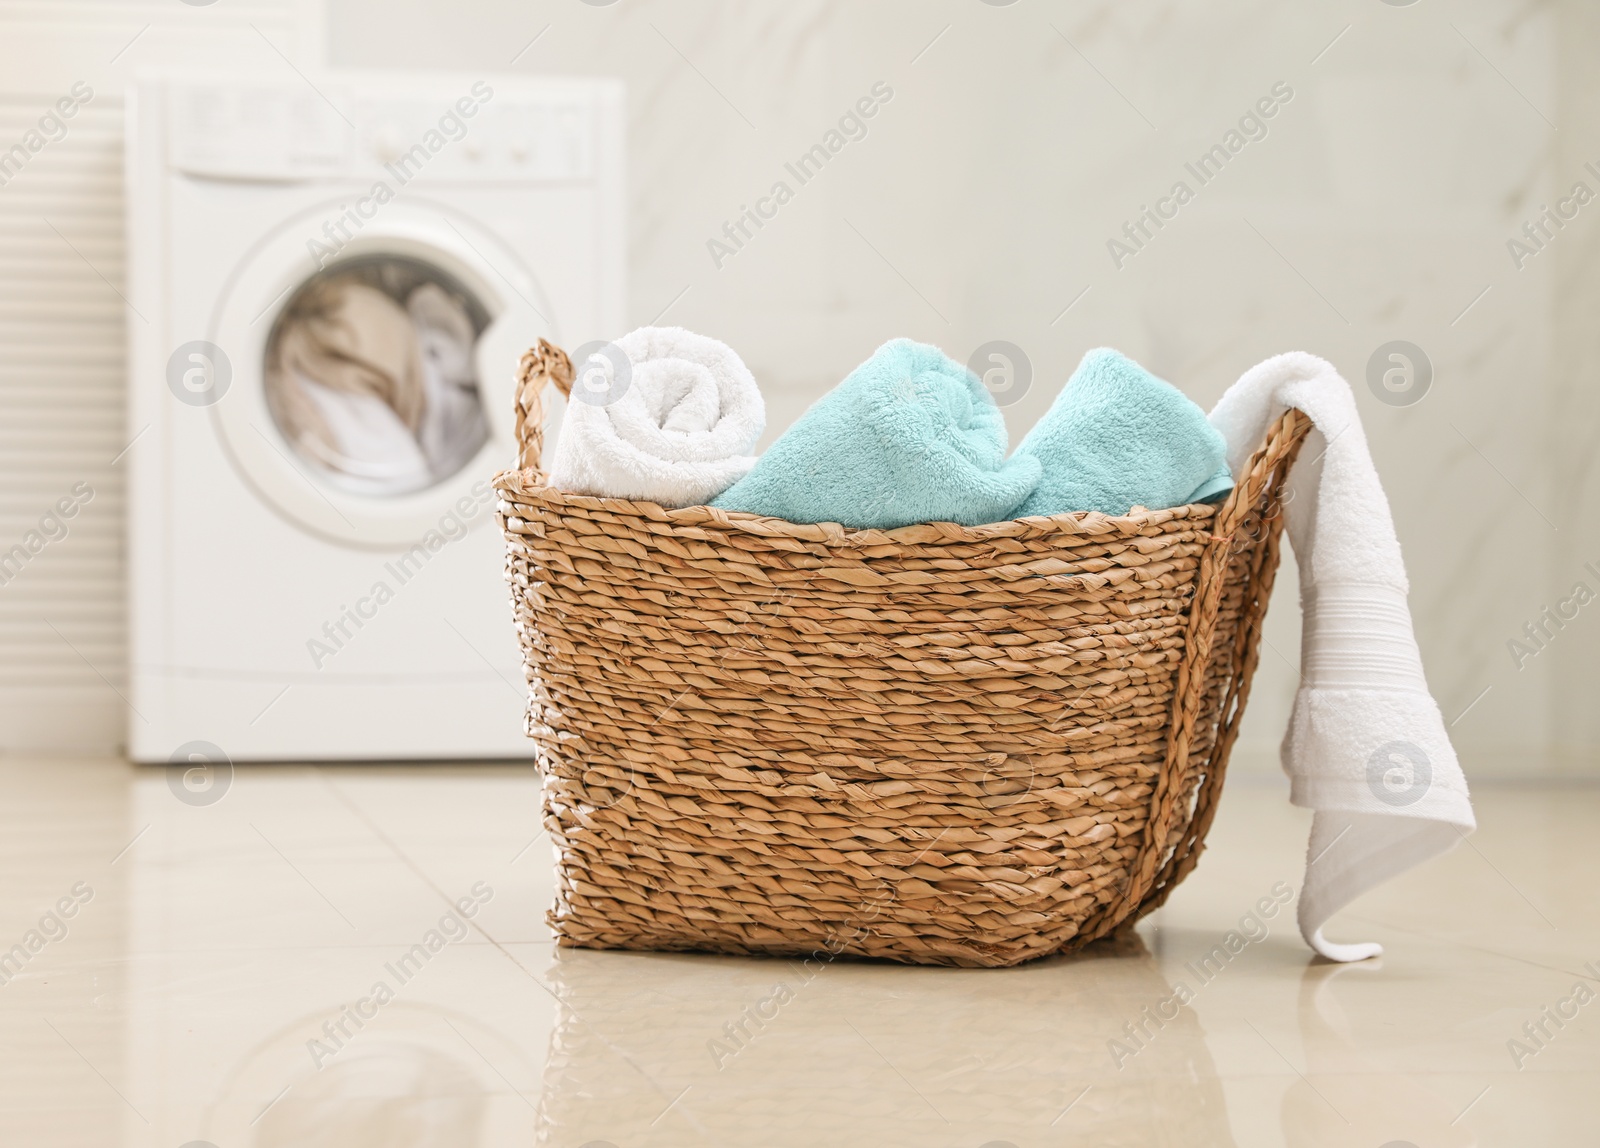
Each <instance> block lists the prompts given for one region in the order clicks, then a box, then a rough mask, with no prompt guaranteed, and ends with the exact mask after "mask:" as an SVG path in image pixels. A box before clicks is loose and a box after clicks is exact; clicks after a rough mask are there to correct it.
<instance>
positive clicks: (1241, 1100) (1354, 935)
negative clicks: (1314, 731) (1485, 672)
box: [0, 759, 1600, 1148]
mask: <svg viewBox="0 0 1600 1148" xmlns="http://www.w3.org/2000/svg"><path fill="white" fill-rule="evenodd" d="M0 785H3V793H4V795H5V798H4V804H3V809H0V950H6V949H10V947H11V946H12V945H14V944H20V945H22V946H23V949H22V950H21V952H22V953H23V954H25V955H26V958H27V959H26V961H25V962H22V963H21V967H20V969H18V970H13V969H12V968H11V966H10V965H7V964H5V963H3V961H0V975H3V976H5V977H8V978H9V981H8V983H6V984H4V985H0V1055H3V1056H4V1063H5V1065H6V1069H5V1071H4V1072H3V1073H0V1144H4V1145H7V1146H9V1145H19V1146H20V1145H29V1146H46V1148H54V1146H58V1145H59V1146H63V1148H65V1146H72V1145H85V1146H94V1148H112V1146H118V1148H120V1146H127V1148H134V1146H137V1148H146V1146H149V1148H179V1146H180V1145H186V1144H189V1143H191V1142H193V1141H203V1142H206V1143H209V1144H214V1145H216V1146H217V1148H269V1146H270V1148H287V1146H294V1148H322V1146H330V1148H331V1146H335V1145H337V1146H339V1148H366V1146H383V1148H435V1146H438V1148H446V1146H448V1148H477V1146H481V1148H500V1146H510V1145H518V1146H522V1145H531V1144H541V1145H543V1144H549V1145H558V1146H561V1148H583V1146H585V1145H588V1146H591V1148H599V1146H600V1145H606V1144H609V1145H615V1146H616V1148H646V1146H653V1145H727V1146H737V1148H746V1146H761V1148H766V1146H775V1145H805V1146H807V1148H814V1146H820V1145H827V1146H829V1148H835V1146H853V1145H873V1146H877V1145H908V1146H917V1148H924V1146H927V1148H943V1146H950V1148H983V1146H988V1148H998V1146H1000V1145H1015V1146H1016V1148H1034V1146H1038V1145H1054V1144H1061V1145H1066V1144H1071V1145H1100V1144H1105V1145H1112V1144H1115V1145H1130V1146H1147V1145H1167V1144H1170V1145H1184V1146H1202V1145H1231V1144H1236V1145H1241V1146H1244V1145H1250V1146H1256V1145H1279V1144H1288V1145H1352V1146H1360V1148H1383V1146H1391V1148H1395V1146H1398V1145H1407V1144H1409V1145H1415V1146H1416V1148H1445V1146H1457V1145H1477V1144H1482V1145H1515V1146H1517V1148H1524V1146H1534V1145H1539V1146H1544V1145H1568V1144H1570V1145H1593V1144H1595V1143H1597V1142H1600V1089H1597V1088H1596V1087H1595V1085H1596V1082H1597V1080H1600V1003H1595V1004H1592V1005H1591V1004H1588V1003H1587V1001H1588V999H1589V997H1590V996H1591V995H1592V994H1591V993H1590V992H1589V991H1587V990H1586V991H1585V992H1583V993H1580V994H1578V995H1579V996H1580V997H1582V998H1583V1001H1584V1003H1583V1004H1581V1005H1580V1004H1576V1003H1574V1004H1573V1005H1571V1006H1569V1007H1568V1011H1570V1010H1571V1008H1572V1007H1576V1008H1577V1009H1578V1012H1577V1016H1576V1018H1575V1019H1563V1020H1562V1021H1561V1027H1559V1028H1557V1027H1556V1026H1555V1025H1554V1024H1552V1023H1551V1022H1550V1021H1548V1020H1544V1019H1543V1018H1542V1017H1541V1010H1542V1009H1544V1008H1545V1007H1546V1006H1549V1007H1550V1008H1551V1009H1552V1010H1554V1009H1556V1008H1558V1007H1559V1005H1560V1002H1562V1001H1564V1000H1569V1001H1570V1000H1574V997H1573V990H1574V986H1575V985H1577V984H1580V983H1582V984H1584V985H1586V986H1589V987H1590V988H1592V987H1593V986H1594V985H1595V984H1596V982H1595V981H1594V980H1587V979H1584V978H1588V977H1593V976H1596V975H1597V974H1600V898H1597V896H1596V894H1595V884H1596V881H1597V879H1600V838H1597V835H1596V834H1595V829H1594V827H1595V826H1596V825H1597V824H1600V790H1597V789H1589V788H1572V787H1568V788H1548V789H1541V788H1499V789H1496V788H1492V787H1482V788H1480V790H1479V792H1478V795H1477V796H1478V804H1479V813H1480V819H1481V822H1482V829H1481V831H1480V833H1479V834H1478V836H1477V837H1475V838H1474V839H1473V840H1472V843H1471V845H1470V847H1463V848H1461V849H1458V850H1457V851H1456V852H1455V853H1454V854H1452V855H1450V856H1448V857H1446V858H1444V859H1442V860H1439V861H1436V862H1434V863H1433V864H1432V865H1431V866H1429V867H1428V868H1426V869H1424V870H1422V871H1420V872H1419V873H1416V874H1413V875H1411V876H1410V877H1407V878H1405V879H1402V880H1401V881H1398V882H1396V883H1395V884H1394V885H1393V886H1391V887H1390V888H1388V889H1386V890H1384V891H1382V892H1380V893H1377V894H1374V895H1373V896H1371V897H1369V898H1368V899H1367V900H1365V901H1363V902H1360V903H1359V904H1358V905H1357V906H1355V907H1354V908H1353V909H1352V910H1351V911H1350V912H1348V913H1346V914H1345V915H1344V916H1342V917H1341V918H1339V919H1338V920H1337V921H1336V922H1335V925H1334V927H1333V928H1332V929H1330V932H1331V933H1332V934H1333V935H1334V936H1335V937H1336V938H1338V939H1344V940H1354V939H1367V938H1376V939H1378V940H1381V941H1383V942H1384V943H1385V944H1386V945H1387V946H1388V947H1389V951H1388V953H1387V955H1386V956H1385V957H1383V958H1382V961H1381V963H1378V962H1371V963H1368V964H1366V965H1362V966H1356V967H1338V966H1332V965H1327V964H1321V963H1313V961H1312V960H1311V959H1310V954H1309V953H1308V952H1307V950H1306V949H1305V948H1304V947H1303V946H1302V944H1301V942H1300V940H1299V938H1298V936H1297V935H1296V934H1295V932H1294V928H1293V924H1292V910H1291V911H1286V912H1285V913H1283V914H1282V915H1280V916H1278V917H1277V918H1276V919H1275V920H1273V921H1272V922H1270V932H1269V933H1268V934H1267V935H1266V936H1265V937H1264V938H1262V939H1261V940H1259V941H1257V942H1255V943H1252V944H1250V945H1249V946H1248V947H1247V948H1245V949H1244V950H1243V952H1241V953H1240V954H1239V955H1238V956H1237V957H1235V958H1234V959H1233V960H1232V961H1231V962H1230V963H1228V964H1227V965H1226V966H1224V967H1222V968H1221V969H1220V971H1215V969H1214V966H1201V965H1199V963H1198V962H1199V958H1200V956H1201V955H1202V954H1203V953H1205V952H1206V951H1207V950H1209V949H1211V948H1212V947H1213V946H1214V945H1215V944H1216V943H1217V942H1218V941H1219V940H1220V939H1221V938H1222V936H1223V935H1224V934H1225V933H1226V932H1227V931H1228V930H1229V929H1230V928H1233V927H1235V926H1236V924H1237V922H1238V921H1239V919H1240V917H1241V915H1243V914H1244V913H1246V912H1247V911H1248V910H1249V909H1250V908H1251V906H1252V905H1253V904H1254V903H1255V902H1256V901H1257V900H1258V899H1259V898H1261V897H1262V896H1264V895H1267V894H1268V893H1269V891H1270V890H1271V889H1272V887H1273V886H1274V885H1276V884H1277V883H1278V882H1287V883H1289V884H1290V885H1291V886H1292V885H1295V884H1296V883H1297V882H1298V878H1299V871H1300V867H1301V866H1300V862H1301V857H1302V855H1303V849H1304V844H1303V842H1304V833H1305V828H1306V819H1305V817H1304V815H1303V814H1301V813H1300V812H1299V811H1298V810H1294V809H1291V808H1290V807H1289V806H1288V805H1287V803H1286V802H1285V801H1284V800H1283V798H1282V795H1281V793H1280V791H1279V790H1278V788H1277V787H1276V786H1270V785H1266V784H1260V783H1257V784H1254V785H1250V784H1244V783H1242V782H1236V783H1233V784H1232V785H1231V786H1230V791H1229V792H1228V794H1227V796H1226V799H1225V800H1224V802H1223V805H1222V813H1221V817H1220V819H1219V822H1218V825H1217V828H1216V830H1215V832H1214V834H1213V838H1212V841H1213V844H1212V849H1211V850H1210V852H1209V853H1208V854H1207V856H1206V859H1205V861H1204V862H1203V863H1202V864H1201V866H1200V868H1199V869H1198V870H1197V872H1196V873H1195V875H1194V876H1193V877H1192V878H1191V879H1190V880H1189V882H1188V883H1187V884H1186V885H1185V886H1184V887H1183V888H1182V889H1181V890H1180V891H1179V892H1178V894H1177V895H1176V896H1175V897H1174V898H1173V900H1172V902H1171V904H1170V905H1169V906H1168V907H1167V908H1166V909H1164V910H1162V911H1161V912H1160V913H1159V914H1157V915H1156V916H1155V917H1154V918H1152V919H1151V920H1149V921H1147V922H1146V923H1145V924H1144V925H1142V926H1141V928H1140V941H1139V942H1137V943H1135V944H1133V945H1132V946H1127V947H1125V948H1124V949H1123V950H1122V951H1117V952H1105V953H1097V954H1093V955H1087V956H1081V957H1077V958H1073V959H1066V960H1053V961H1045V962H1041V963H1037V964H1033V965H1030V966H1026V967H1023V968H1020V969H1013V970H1006V971H973V972H968V971H959V970H946V969H914V968H900V967H887V966H875V965H865V964H852V963H845V962H839V963H835V964H833V965H830V966H827V967H824V968H822V969H821V970H820V971H817V972H814V973H810V974H808V973H807V972H806V971H805V970H803V969H801V968H800V967H799V966H797V965H794V964H791V963H788V962H782V961H747V960H733V959H727V958H716V957H692V956H658V955H640V954H623V953H596V952H578V951H571V950H567V951H562V952H560V953H557V952H556V951H555V950H554V948H553V946H552V945H551V943H550V941H549V937H548V933H547V931H546V929H545V926H544V924H543V922H542V916H543V910H544V907H545V905H546V903H547V902H548V901H549V896H550V852H549V846H548V843H547V842H546V841H545V840H544V839H543V838H542V837H540V838H535V836H534V835H535V831H536V829H537V821H536V817H535V809H536V801H537V785H538V782H537V778H536V777H535V776H534V775H532V774H531V773H530V772H529V771H527V770H524V769H519V768H476V767H475V768H470V769H460V770H447V769H440V768H426V769H418V768H394V769H387V768H383V769H380V768H351V767H342V768H328V769H311V768H294V767H267V768H252V769H240V770H239V771H238V773H237V775H236V777H235V778H234V780H233V782H232V784H231V786H230V788H229V789H228V791H227V792H226V794H225V795H224V797H223V798H222V799H221V800H220V801H217V802H215V803H214V804H211V805H203V806H202V805H192V804H188V803H185V802H184V801H182V800H180V799H179V798H178V797H177V796H176V795H175V794H174V792H173V791H172V790H171V789H170V788H169V786H168V780H167V776H166V773H165V772H164V771H162V770H158V769H134V768H132V767H129V766H126V765H123V764H121V763H115V762H63V761H41V760H15V759H12V760H5V761H0ZM63 898H65V899H66V903H65V904H62V905H60V906H59V908H60V910H61V917H60V921H61V924H60V925H59V926H58V924H57V923H56V919H55V918H51V917H48V916H45V917H44V920H43V921H41V916H43V915H45V914H47V913H49V912H51V911H53V910H54V909H55V908H56V907H57V906H58V902H60V901H61V900H62V899H63ZM462 899H466V901H467V908H469V909H470V910H471V912H472V916H471V920H470V924H467V925H466V926H465V927H463V926H461V925H459V924H458V920H459V918H455V917H451V916H450V915H449V914H450V913H451V902H454V901H458V900H462ZM68 912H70V913H71V914H72V915H71V916H70V918H68V917H66V913H68ZM441 918H443V920H441ZM30 930H32V931H33V932H32V933H30ZM1253 931H1254V930H1252V932H1253ZM418 945H421V946H422V948H421V949H420V950H414V946H418ZM30 947H31V948H33V949H35V950H37V951H35V952H32V953H29V952H28V949H29V948H30ZM408 952H411V953H412V956H411V957H410V958H409V959H408V960H403V959H402V958H403V957H405V955H406V954H407V953H408ZM1591 961H1594V962H1597V963H1596V966H1595V969H1594V970H1593V971H1591V972H1586V970H1585V965H1586V964H1587V963H1588V962H1591ZM11 963H12V964H17V963H19V962H18V960H17V958H16V957H15V956H13V957H12V958H11ZM779 985H782V986H784V987H783V989H782V990H779V989H778V986H779ZM1180 989H1181V990H1182V995H1184V996H1188V997H1191V998H1192V999H1190V1001H1189V1004H1188V1006H1187V1007H1185V1008H1183V1009H1181V1010H1178V1011H1177V1012H1176V1016H1175V1018H1174V1019H1171V1020H1159V1019H1157V1020H1152V1019H1150V1018H1152V1017H1156V1018H1159V1016H1160V1014H1161V1012H1162V1011H1163V1006H1164V1004H1165V1002H1167V1001H1168V1000H1169V998H1171V997H1172V996H1173V994H1175V993H1179V992H1180ZM763 1001H765V1002H767V1003H766V1004H765V1005H764V1006H763V1007H764V1009H765V1010H766V1011H767V1012H769V1013H770V1012H772V1010H773V1009H774V1008H776V1010H777V1014H776V1016H774V1017H773V1018H772V1019H770V1020H768V1021H765V1022H762V1025H761V1027H759V1028H756V1027H754V1026H751V1025H750V1024H749V1022H745V1023H746V1026H747V1028H748V1030H749V1031H750V1032H751V1033H753V1036H752V1037H751V1038H750V1039H745V1038H743V1037H740V1038H739V1039H738V1040H737V1041H735V1040H733V1039H732V1038H731V1037H730V1036H729V1035H728V1034H729V1026H730V1025H735V1024H737V1023H739V1022H741V1021H742V1020H743V1018H744V1016H745V1014H746V1009H747V1008H751V1009H753V1008H754V1006H756V1005H757V1004H758V1002H763ZM1147 1009H1148V1012H1147V1011H1146V1010H1147ZM1165 1011H1167V1012H1168V1013H1171V1012H1172V1011H1173V1010H1172V1009H1171V1008H1170V1007H1167V1008H1166V1009H1165ZM363 1014H364V1015H363ZM1528 1022H1542V1023H1543V1025H1544V1028H1545V1030H1546V1031H1547V1032H1548V1033H1549V1034H1550V1037H1549V1039H1545V1038H1544V1037H1542V1036H1541V1037H1539V1038H1538V1040H1537V1041H1535V1040H1534V1039H1533V1038H1531V1037H1529V1036H1528V1035H1527V1033H1526V1032H1524V1028H1523V1026H1524V1024H1526V1023H1528ZM1129 1025H1132V1026H1134V1027H1133V1029H1132V1030H1131V1032H1132V1034H1133V1035H1130V1030H1129V1029H1128V1028H1127V1027H1126V1026H1129ZM1141 1025H1142V1026H1143V1032H1142V1033H1140V1031H1139V1029H1140V1026H1141ZM341 1029H342V1031H341ZM734 1031H735V1032H736V1031H737V1030H736V1029H735V1030H734ZM1534 1031H1535V1032H1537V1029H1535V1030H1534ZM1513 1039H1520V1040H1521V1041H1522V1042H1523V1048H1524V1051H1522V1052H1521V1053H1519V1052H1518V1050H1517V1049H1516V1048H1515V1047H1513V1046H1512V1045H1511V1044H1510V1042H1511V1041H1512V1040H1513ZM1113 1042H1115V1043H1113ZM1519 1061H1520V1063H1519Z"/></svg>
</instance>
